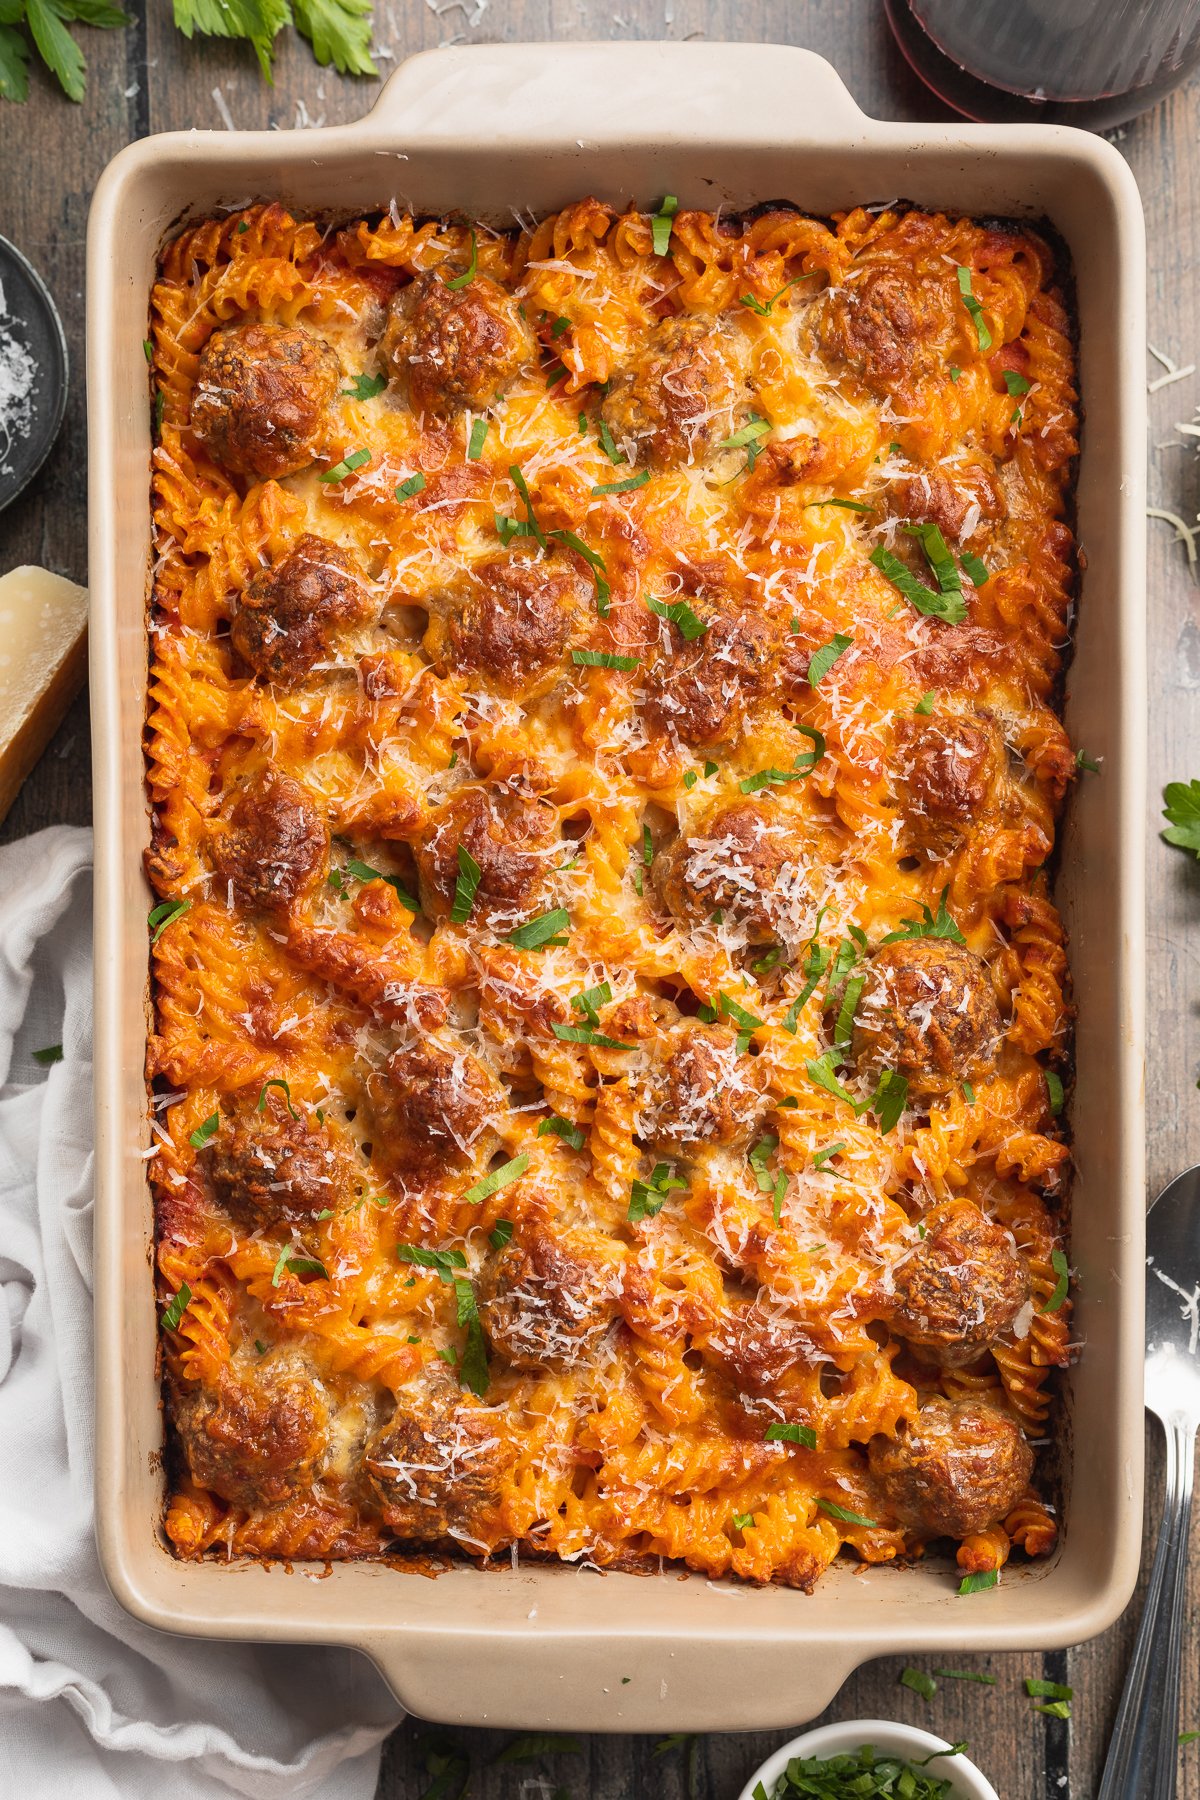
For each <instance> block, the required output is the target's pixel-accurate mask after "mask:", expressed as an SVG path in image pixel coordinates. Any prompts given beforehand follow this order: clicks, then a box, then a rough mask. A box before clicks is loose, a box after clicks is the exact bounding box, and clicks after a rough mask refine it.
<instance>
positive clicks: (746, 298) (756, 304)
mask: <svg viewBox="0 0 1200 1800" xmlns="http://www.w3.org/2000/svg"><path fill="white" fill-rule="evenodd" d="M821 273H822V271H821V270H820V269H808V270H806V271H805V273H804V274H803V275H793V276H792V278H791V280H790V281H785V282H784V284H783V286H782V287H781V288H780V289H778V291H777V292H776V293H774V294H772V295H771V298H770V299H769V300H756V299H755V297H754V295H753V294H739V295H738V304H739V306H748V307H749V308H750V311H751V312H755V313H757V314H758V315H759V317H760V318H763V319H765V318H766V317H767V315H768V314H769V312H770V310H771V308H772V307H773V306H774V304H775V302H776V301H777V300H782V299H783V296H784V295H785V294H786V293H787V291H788V289H789V288H794V287H795V285H796V283H797V282H798V281H811V280H812V278H813V276H814V275H820V274H821Z"/></svg>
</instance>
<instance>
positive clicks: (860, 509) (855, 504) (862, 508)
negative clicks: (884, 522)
mask: <svg viewBox="0 0 1200 1800" xmlns="http://www.w3.org/2000/svg"><path fill="white" fill-rule="evenodd" d="M814 506H840V507H841V508H842V511H843V512H854V513H870V512H874V510H875V508H874V507H873V506H871V505H870V504H869V502H867V501H866V500H842V499H837V498H835V499H829V500H810V501H809V503H808V507H807V508H806V509H805V510H806V511H807V510H809V509H811V508H812V507H814Z"/></svg>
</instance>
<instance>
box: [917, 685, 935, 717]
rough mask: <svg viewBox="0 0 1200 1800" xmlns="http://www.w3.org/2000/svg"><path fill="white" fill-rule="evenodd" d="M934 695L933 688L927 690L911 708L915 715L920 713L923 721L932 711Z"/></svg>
mask: <svg viewBox="0 0 1200 1800" xmlns="http://www.w3.org/2000/svg"><path fill="white" fill-rule="evenodd" d="M934 693H935V690H934V689H933V688H928V689H927V690H926V692H925V693H923V694H922V695H921V698H920V699H919V700H918V701H917V704H916V705H915V706H914V707H913V711H914V712H915V713H920V715H921V717H922V718H923V719H927V718H928V717H929V715H930V713H931V712H932V711H933V701H934Z"/></svg>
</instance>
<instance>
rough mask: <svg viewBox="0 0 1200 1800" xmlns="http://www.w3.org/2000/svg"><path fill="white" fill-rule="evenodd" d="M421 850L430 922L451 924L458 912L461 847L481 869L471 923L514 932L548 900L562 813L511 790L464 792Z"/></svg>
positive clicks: (437, 820)
mask: <svg viewBox="0 0 1200 1800" xmlns="http://www.w3.org/2000/svg"><path fill="white" fill-rule="evenodd" d="M414 848H415V853H416V859H417V869H418V871H419V874H420V878H421V900H422V904H423V905H424V908H425V911H426V912H427V913H428V914H429V915H430V917H432V918H437V917H442V918H444V917H445V916H446V914H447V913H449V912H450V911H451V910H452V908H453V906H454V895H455V889H456V887H457V885H458V878H459V874H460V872H461V870H460V864H459V858H458V852H459V849H460V848H462V849H463V850H465V851H466V852H467V854H468V856H471V857H473V858H474V860H475V862H476V863H478V865H479V870H480V875H479V886H478V888H477V889H476V892H475V899H474V902H473V904H472V906H471V911H470V914H469V919H470V923H471V924H472V925H490V926H492V927H493V929H494V930H497V931H511V930H512V929H513V927H514V926H516V925H519V924H520V922H521V920H522V919H526V918H528V917H529V916H530V915H531V914H532V913H535V912H537V911H538V910H539V908H540V906H541V902H542V901H543V899H544V898H545V896H546V892H547V888H548V885H549V881H550V875H551V872H552V869H553V865H554V861H555V852H556V849H557V848H558V834H557V830H556V820H555V815H554V813H553V812H552V811H551V809H550V808H549V807H548V806H544V805H542V804H541V803H540V802H539V801H537V800H533V799H530V798H528V797H527V796H526V795H524V794H520V793H516V792H514V791H513V789H512V788H508V787H474V786H473V787H463V788H460V789H459V791H458V792H457V793H456V794H455V795H453V797H452V798H451V799H449V800H448V801H447V802H446V804H445V805H444V806H443V807H440V808H439V809H438V811H437V813H436V814H435V815H434V822H433V824H432V825H431V826H430V827H429V829H428V831H427V832H426V835H425V838H424V840H423V841H422V842H421V843H419V844H417V845H416V846H415V847H414Z"/></svg>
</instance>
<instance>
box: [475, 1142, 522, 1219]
mask: <svg viewBox="0 0 1200 1800" xmlns="http://www.w3.org/2000/svg"><path fill="white" fill-rule="evenodd" d="M528 1167H529V1153H528V1151H525V1150H523V1151H522V1152H521V1154H520V1156H514V1157H513V1158H512V1160H511V1161H510V1162H506V1163H501V1165H500V1167H499V1168H498V1169H493V1170H492V1172H491V1174H490V1175H485V1176H484V1177H483V1179H482V1180H481V1181H477V1182H476V1183H475V1185H474V1187H469V1188H468V1189H467V1191H466V1193H465V1194H464V1195H463V1199H464V1200H466V1201H467V1202H469V1204H470V1205H471V1206H478V1205H479V1203H480V1201H481V1200H487V1199H490V1197H491V1196H492V1195H493V1194H498V1193H499V1192H500V1189H501V1188H506V1187H511V1186H512V1184H513V1182H514V1181H520V1179H521V1177H522V1175H523V1174H524V1173H525V1171H526V1169H527V1168H528Z"/></svg>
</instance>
